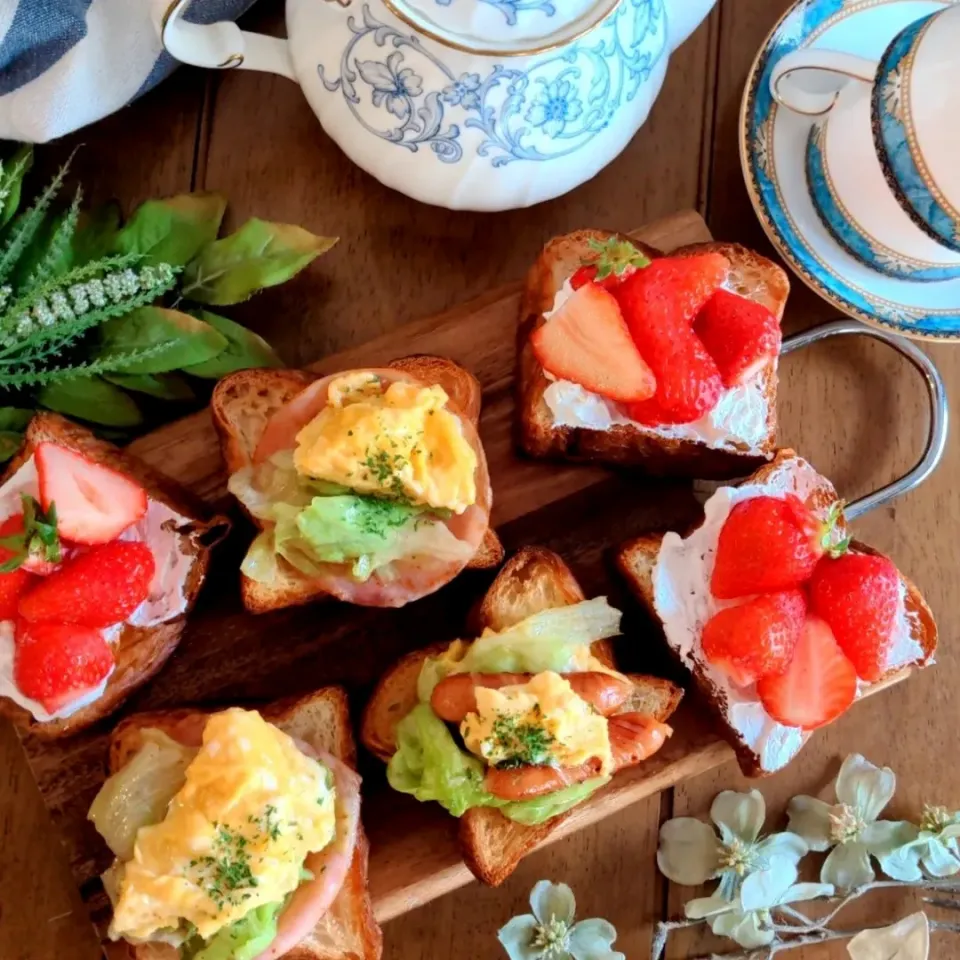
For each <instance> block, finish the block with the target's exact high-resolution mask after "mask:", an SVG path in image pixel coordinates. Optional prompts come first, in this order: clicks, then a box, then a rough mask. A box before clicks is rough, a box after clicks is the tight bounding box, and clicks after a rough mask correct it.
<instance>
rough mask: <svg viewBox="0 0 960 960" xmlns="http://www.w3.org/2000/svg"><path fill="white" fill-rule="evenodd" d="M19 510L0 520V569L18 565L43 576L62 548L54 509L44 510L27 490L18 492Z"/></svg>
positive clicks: (6, 570) (58, 558)
mask: <svg viewBox="0 0 960 960" xmlns="http://www.w3.org/2000/svg"><path fill="white" fill-rule="evenodd" d="M21 502H22V503H23V513H15V514H14V515H13V516H11V517H7V519H6V520H4V521H3V523H0V573H9V572H10V571H12V570H18V569H20V568H21V567H22V568H23V569H24V570H29V571H30V572H31V573H37V574H40V575H41V576H46V575H47V574H49V573H53V571H54V570H56V569H57V567H58V566H59V565H60V561H61V559H62V550H61V544H60V535H59V533H58V531H57V515H56V509H55V508H53V507H51V509H50V510H49V511H44V510H43V508H42V507H41V506H40V504H39V503H37V501H36V500H35V499H34V498H33V497H31V496H28V495H27V494H23V495H22V496H21Z"/></svg>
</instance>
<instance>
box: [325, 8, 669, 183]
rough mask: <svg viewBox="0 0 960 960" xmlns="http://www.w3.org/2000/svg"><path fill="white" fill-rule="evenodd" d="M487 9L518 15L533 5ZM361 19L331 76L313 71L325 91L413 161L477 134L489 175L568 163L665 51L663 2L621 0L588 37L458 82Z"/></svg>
mask: <svg viewBox="0 0 960 960" xmlns="http://www.w3.org/2000/svg"><path fill="white" fill-rule="evenodd" d="M437 2H438V3H441V4H443V5H446V3H449V2H452V0H446V3H444V0H437ZM487 2H491V3H493V4H495V5H497V6H503V7H512V8H514V10H519V9H524V8H526V7H528V6H530V5H531V4H532V3H534V0H487ZM538 2H541V3H542V0H538ZM362 11H363V12H362V19H361V20H360V21H358V20H357V18H356V17H354V16H350V17H349V18H348V20H347V26H348V28H349V31H350V34H351V37H350V39H349V41H348V42H347V44H346V46H345V47H344V49H343V51H342V53H341V56H340V63H339V72H338V74H337V75H335V76H330V75H329V72H328V70H327V68H325V67H324V65H323V64H322V63H321V64H319V65H318V67H317V72H318V73H319V76H320V79H321V81H322V82H323V85H324V87H325V88H326V89H327V90H328V91H329V92H330V93H336V92H339V93H340V95H341V96H342V97H343V99H344V101H345V102H346V104H347V105H348V107H349V108H350V110H351V112H352V113H353V115H354V116H355V117H356V119H357V120H358V121H359V123H360V124H361V125H362V126H363V127H364V128H365V129H366V130H367V131H368V132H370V133H371V134H374V135H375V136H377V137H380V138H381V139H382V140H385V141H387V142H389V143H393V144H396V145H397V146H399V147H404V148H405V149H407V150H410V151H412V152H414V153H416V152H417V151H418V150H419V149H420V147H421V146H428V147H429V148H430V149H431V150H432V151H433V153H434V154H435V155H436V157H437V158H438V159H439V160H441V161H443V162H444V163H456V162H457V161H459V160H460V159H461V158H462V157H463V154H464V147H465V143H464V142H463V141H464V139H465V137H466V131H468V130H477V131H479V132H480V133H481V134H482V136H481V138H480V141H479V143H478V144H477V146H476V147H475V150H476V154H477V156H480V157H489V158H490V162H491V164H492V165H493V166H494V167H502V166H504V165H506V164H508V163H512V162H514V161H517V160H528V161H529V160H532V161H545V160H552V159H555V158H557V157H564V156H567V155H569V154H572V153H573V152H575V151H577V150H579V149H580V148H582V147H583V146H584V145H585V144H587V143H589V141H590V140H592V139H593V138H594V137H595V136H597V134H599V133H600V132H601V131H602V130H605V129H606V128H607V127H609V126H610V124H611V122H612V121H613V119H614V117H615V115H616V113H617V110H618V108H619V107H620V106H621V105H623V104H625V103H629V102H630V101H631V100H633V98H634V97H635V96H636V94H637V91H638V89H639V88H640V86H641V84H643V83H644V82H645V81H646V80H647V79H648V78H649V77H650V75H651V73H652V71H653V70H654V68H655V67H656V65H657V64H658V63H659V61H660V59H661V58H662V57H663V56H664V55H665V53H666V49H667V22H666V14H665V11H664V0H623V2H622V3H621V4H620V6H619V7H618V8H617V10H616V11H615V12H614V13H612V14H611V15H610V16H609V17H608V18H607V19H606V20H605V21H604V22H603V23H602V24H601V25H600V26H599V27H597V28H596V29H595V30H593V31H591V32H590V33H589V34H587V35H585V36H584V37H583V38H581V39H580V40H578V41H576V42H575V43H573V44H570V45H568V46H564V47H560V48H558V49H557V50H555V51H551V52H549V53H547V54H545V55H544V56H543V57H541V58H540V59H538V60H535V61H533V62H532V63H531V62H530V61H526V62H525V63H524V65H523V67H522V68H519V67H511V66H509V65H505V64H503V63H495V64H493V65H492V66H491V68H490V69H489V70H488V71H487V72H485V73H484V74H481V73H472V72H471V73H460V74H457V73H456V72H455V71H453V70H452V69H451V68H450V67H449V66H448V64H447V63H445V62H444V60H443V59H442V58H441V57H440V56H439V55H438V54H436V53H434V52H433V50H432V49H428V48H427V47H426V46H424V45H423V44H422V43H421V42H420V40H419V39H418V38H417V37H416V36H414V35H412V34H409V33H405V32H403V31H402V30H400V29H398V28H396V27H395V26H393V25H392V24H387V23H383V22H381V21H380V20H378V19H377V18H376V17H375V16H374V14H373V13H372V12H371V9H370V6H369V4H364V6H363V8H362ZM508 19H509V17H508ZM370 106H372V107H373V110H372V111H371V110H370Z"/></svg>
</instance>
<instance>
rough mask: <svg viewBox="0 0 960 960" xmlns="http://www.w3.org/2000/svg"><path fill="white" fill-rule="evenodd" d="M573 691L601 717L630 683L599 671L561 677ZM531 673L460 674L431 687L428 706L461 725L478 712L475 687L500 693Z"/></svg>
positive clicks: (625, 694) (623, 698) (623, 696)
mask: <svg viewBox="0 0 960 960" xmlns="http://www.w3.org/2000/svg"><path fill="white" fill-rule="evenodd" d="M561 676H562V677H563V679H564V680H566V681H567V682H568V683H569V684H570V686H571V687H573V692H574V693H575V694H576V695H577V696H578V697H580V699H581V700H586V702H587V703H589V704H590V706H592V707H593V708H594V710H596V711H597V713H599V714H602V715H603V716H608V715H609V714H611V713H613V711H614V710H616V709H617V708H618V707H620V706H622V705H623V704H624V703H625V702H626V700H627V698H628V697H629V696H630V694H631V692H632V690H633V684H631V683H630V681H629V680H627V679H625V678H623V677H615V676H612V675H611V674H609V673H602V672H600V671H588V672H586V673H564V674H561ZM532 677H533V674H532V673H459V674H454V675H453V676H452V677H447V678H446V679H444V680H441V681H440V682H439V683H438V684H437V685H436V687H434V688H433V694H432V695H431V697H430V706H431V707H432V708H433V712H434V713H435V714H436V715H437V716H438V717H439V718H440V719H441V720H446V721H447V722H448V723H460V721H461V720H463V719H464V718H465V717H466V715H467V714H468V713H474V712H475V711H476V709H477V695H476V688H477V687H487V688H489V689H492V690H499V689H500V688H501V687H511V686H516V685H518V684H523V683H527V682H528V681H529V680H530V679H531V678H532Z"/></svg>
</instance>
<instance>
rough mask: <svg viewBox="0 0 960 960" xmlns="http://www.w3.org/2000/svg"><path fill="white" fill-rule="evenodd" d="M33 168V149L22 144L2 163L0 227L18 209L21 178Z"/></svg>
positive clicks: (0, 175) (11, 217) (10, 218)
mask: <svg viewBox="0 0 960 960" xmlns="http://www.w3.org/2000/svg"><path fill="white" fill-rule="evenodd" d="M32 166H33V147H32V146H31V145H30V144H28V143H24V144H21V146H20V148H19V149H18V150H17V152H16V153H14V154H13V156H12V157H8V158H7V159H6V160H4V162H3V172H2V173H0V227H2V226H4V225H5V224H7V223H9V222H10V221H11V220H12V219H13V216H14V214H15V213H16V212H17V209H18V208H19V207H20V194H21V191H22V190H23V178H24V177H25V176H26V175H27V172H28V171H29V170H30V168H31V167H32Z"/></svg>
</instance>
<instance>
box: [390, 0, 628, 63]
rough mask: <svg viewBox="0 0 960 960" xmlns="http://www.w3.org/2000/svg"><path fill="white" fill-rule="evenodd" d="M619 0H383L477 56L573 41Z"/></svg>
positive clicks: (418, 26) (427, 31) (423, 30)
mask: <svg viewBox="0 0 960 960" xmlns="http://www.w3.org/2000/svg"><path fill="white" fill-rule="evenodd" d="M621 2H622V0H384V3H385V4H386V6H387V7H388V8H389V9H390V10H391V12H392V13H393V14H394V15H396V16H397V17H399V18H400V19H401V20H403V21H404V22H405V23H406V24H407V25H408V26H411V27H413V28H414V29H415V30H416V32H417V33H419V34H422V35H424V36H427V37H429V38H431V39H432V40H436V41H437V42H439V43H442V44H444V45H445V46H449V47H453V48H455V49H457V50H464V51H466V52H469V53H476V54H498V55H505V56H511V55H513V56H518V55H522V54H529V53H535V52H538V51H540V50H542V49H545V48H552V47H557V46H561V45H563V44H565V43H569V42H571V41H573V40H575V39H576V38H577V37H579V36H580V35H582V34H584V33H586V32H587V31H588V30H590V29H591V28H592V27H594V26H596V25H597V24H598V23H600V22H601V21H602V20H605V19H606V18H607V16H609V15H610V14H611V13H613V11H614V10H616V8H617V7H619V6H620V3H621Z"/></svg>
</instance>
